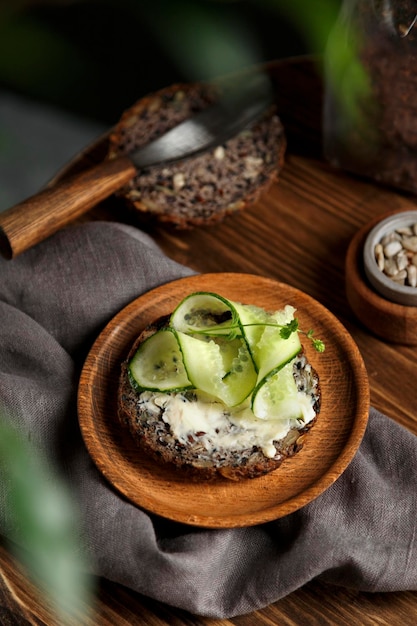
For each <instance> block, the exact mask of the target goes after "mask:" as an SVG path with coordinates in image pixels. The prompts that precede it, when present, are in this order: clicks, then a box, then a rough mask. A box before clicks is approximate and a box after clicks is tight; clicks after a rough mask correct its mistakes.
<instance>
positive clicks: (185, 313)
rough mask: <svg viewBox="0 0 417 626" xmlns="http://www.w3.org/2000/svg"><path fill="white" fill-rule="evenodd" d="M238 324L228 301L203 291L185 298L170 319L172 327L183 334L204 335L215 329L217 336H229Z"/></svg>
mask: <svg viewBox="0 0 417 626" xmlns="http://www.w3.org/2000/svg"><path fill="white" fill-rule="evenodd" d="M236 323H237V320H236V315H234V311H233V310H232V309H231V307H230V303H229V301H228V300H226V299H225V298H223V297H222V296H219V295H217V294H214V293H210V292H203V291H202V292H197V293H193V294H191V295H189V296H187V297H186V298H184V300H182V302H180V304H179V305H178V306H177V308H176V309H175V310H174V312H173V313H172V315H171V318H170V325H171V326H172V327H173V328H175V330H177V331H181V332H182V333H202V332H203V333H204V331H207V330H209V329H212V328H213V327H215V328H216V334H218V335H221V334H224V335H228V334H229V333H230V327H231V326H233V325H236Z"/></svg>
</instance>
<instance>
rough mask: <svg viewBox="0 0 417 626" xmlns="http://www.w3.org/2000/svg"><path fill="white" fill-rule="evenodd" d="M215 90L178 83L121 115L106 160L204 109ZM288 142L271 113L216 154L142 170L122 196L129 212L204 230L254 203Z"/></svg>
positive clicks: (280, 162) (272, 177)
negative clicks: (133, 209) (134, 210)
mask: <svg viewBox="0 0 417 626" xmlns="http://www.w3.org/2000/svg"><path fill="white" fill-rule="evenodd" d="M217 98H218V92H217V91H216V88H215V87H214V86H213V85H210V84H206V83H186V84H176V85H172V86H170V87H166V88H165V89H162V90H160V91H158V92H156V93H153V94H150V95H148V96H145V97H144V98H142V99H141V100H139V101H138V102H137V103H136V104H134V105H133V106H132V107H131V108H129V109H128V110H126V111H125V112H124V114H123V116H122V117H121V119H120V121H119V123H118V124H117V125H116V126H115V128H114V130H113V132H112V133H111V135H110V140H109V141H110V147H109V157H110V158H113V157H115V156H119V155H122V154H126V153H129V152H131V151H133V150H135V149H136V148H139V147H140V146H143V145H145V144H146V143H148V142H149V141H151V140H152V139H155V138H156V137H158V136H159V135H161V134H163V133H164V132H166V131H167V130H169V129H170V128H172V127H173V126H175V125H177V124H178V123H180V122H182V121H183V120H185V119H187V118H189V117H191V116H192V115H194V114H195V113H197V112H199V111H201V110H203V109H205V108H206V107H207V106H208V105H209V104H210V103H212V102H214V101H215V100H216V99H217ZM285 148H286V142H285V137H284V131H283V127H282V125H281V122H280V120H279V118H278V116H277V115H276V114H275V110H274V107H271V109H270V110H269V111H268V112H267V113H266V114H265V116H264V117H263V118H262V119H261V120H260V121H259V122H257V123H255V124H253V125H252V126H251V127H250V128H248V129H246V130H243V131H242V132H241V133H239V134H238V135H237V136H235V137H233V138H232V139H230V140H229V141H227V142H226V143H224V144H223V145H220V146H218V147H217V148H215V149H214V150H211V151H209V152H206V153H203V154H201V155H199V156H195V157H192V158H189V159H185V160H182V161H179V162H176V163H172V164H166V165H161V166H153V167H150V168H148V169H145V170H142V171H141V172H140V173H138V175H137V176H136V177H135V178H134V179H133V180H132V181H130V182H129V183H128V184H127V185H126V186H125V187H123V189H122V190H121V192H120V194H121V195H122V196H123V198H125V200H126V201H127V203H128V204H129V205H130V206H132V207H133V208H135V209H137V210H139V211H142V212H145V213H147V214H149V215H151V216H153V217H155V218H156V219H158V220H159V221H162V222H169V223H172V224H174V225H175V226H176V227H179V228H189V227H193V226H204V225H207V224H213V223H215V222H218V221H220V220H222V219H223V218H224V217H225V216H226V215H227V214H228V213H232V212H235V211H238V210H241V209H243V208H245V207H247V206H249V205H250V204H252V203H254V202H255V201H256V200H257V199H258V198H259V196H260V194H261V193H262V192H263V191H264V190H266V189H267V188H268V187H269V185H270V184H271V183H272V182H273V181H274V180H276V179H277V177H278V173H279V171H280V170H281V168H282V165H283V159H284V153H285Z"/></svg>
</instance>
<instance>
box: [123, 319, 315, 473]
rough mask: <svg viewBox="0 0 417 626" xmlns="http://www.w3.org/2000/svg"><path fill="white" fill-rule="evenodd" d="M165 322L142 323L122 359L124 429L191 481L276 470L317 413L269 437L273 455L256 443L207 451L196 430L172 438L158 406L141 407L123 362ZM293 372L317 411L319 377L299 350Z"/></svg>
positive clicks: (293, 451) (298, 444)
mask: <svg viewBox="0 0 417 626" xmlns="http://www.w3.org/2000/svg"><path fill="white" fill-rule="evenodd" d="M165 323H166V318H161V319H160V320H158V321H157V322H156V323H155V324H154V325H152V326H150V327H149V328H147V329H146V330H145V331H144V332H143V333H142V334H141V335H140V336H139V338H138V339H137V340H136V342H135V343H134V345H133V346H132V349H131V351H130V353H129V355H128V358H127V360H126V361H125V362H124V363H123V364H122V371H121V376H120V382H119V391H118V417H119V420H120V422H121V424H122V425H123V427H127V428H128V429H129V431H130V433H131V434H132V436H133V438H134V440H135V441H136V443H137V444H138V446H139V447H140V449H141V450H142V451H144V452H145V453H146V454H149V455H151V456H152V457H153V458H154V459H156V461H157V462H158V463H168V464H170V466H171V467H172V468H177V469H178V468H179V469H181V471H183V472H187V475H188V476H189V477H190V478H191V479H193V480H196V479H197V480H210V479H214V478H218V477H223V478H228V479H231V480H240V479H243V478H256V477H257V476H261V475H264V474H267V473H268V472H271V471H272V470H275V469H277V468H278V467H279V466H280V465H281V463H282V462H283V461H284V459H286V458H288V457H291V456H293V455H294V454H296V453H297V452H298V451H299V450H301V448H302V446H303V442H304V440H305V438H306V436H307V433H308V432H309V430H310V429H311V427H312V426H313V425H314V423H315V421H316V418H314V419H313V420H312V421H311V422H309V423H308V424H306V425H304V426H301V425H300V427H299V428H293V429H291V430H290V431H289V432H288V434H287V435H286V437H285V438H284V439H282V440H280V441H274V446H275V449H276V454H275V456H274V457H273V458H269V457H266V456H265V455H264V454H263V452H262V450H261V449H260V448H258V447H256V446H252V447H251V448H248V449H235V450H233V449H221V448H218V449H217V450H216V451H215V452H210V453H208V452H207V450H206V449H205V448H204V446H202V445H201V443H200V442H199V434H198V432H197V433H195V434H193V435H192V436H190V437H189V438H188V441H187V442H186V443H184V442H180V441H178V440H176V438H175V436H174V435H173V433H172V432H171V430H170V426H169V425H168V424H167V423H166V422H165V421H164V420H163V409H160V408H159V407H157V406H155V405H154V406H153V408H152V410H150V409H149V406H148V403H147V405H146V407H147V408H145V405H144V403H143V402H142V401H141V394H138V393H137V392H136V391H135V390H134V389H133V388H132V386H131V384H130V382H129V378H128V371H127V363H128V361H129V360H130V358H132V356H133V355H134V354H135V352H136V350H137V349H138V347H139V344H140V343H141V342H142V341H144V339H146V337H148V336H149V335H150V334H152V333H153V332H155V331H156V330H157V329H159V328H161V327H162V326H163V325H164V324H165ZM294 377H295V380H296V383H297V386H298V388H299V390H303V391H305V392H306V393H308V394H310V395H311V397H312V400H313V401H314V409H315V412H316V416H317V414H318V413H319V411H320V400H321V397H320V386H319V378H318V375H317V372H316V371H315V370H314V369H313V368H312V367H311V365H309V364H308V361H307V358H306V356H305V355H304V354H303V353H301V354H300V355H299V356H298V358H297V359H296V361H295V363H294ZM147 393H148V394H149V393H150V392H147ZM187 394H188V395H187V400H189V401H193V397H192V392H187ZM194 400H195V398H194Z"/></svg>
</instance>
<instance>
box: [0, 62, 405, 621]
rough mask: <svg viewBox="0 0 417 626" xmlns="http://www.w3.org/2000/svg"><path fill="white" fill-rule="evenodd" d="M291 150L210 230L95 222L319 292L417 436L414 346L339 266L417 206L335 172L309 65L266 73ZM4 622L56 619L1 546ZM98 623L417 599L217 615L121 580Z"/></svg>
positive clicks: (341, 613)
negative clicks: (376, 325)
mask: <svg viewBox="0 0 417 626" xmlns="http://www.w3.org/2000/svg"><path fill="white" fill-rule="evenodd" d="M270 69H271V73H272V76H273V78H274V81H275V84H276V87H277V94H278V95H277V102H278V108H279V113H280V116H281V119H282V121H283V123H284V126H285V128H286V133H287V137H288V150H287V156H286V163H285V166H284V169H283V171H282V175H281V178H280V181H279V182H278V183H276V184H274V185H273V187H272V188H271V189H270V191H269V192H268V193H266V195H264V196H263V198H262V199H261V200H260V201H259V202H258V203H257V204H256V205H255V206H253V207H252V208H250V209H248V210H246V211H245V212H243V213H241V214H237V215H234V216H232V217H230V218H228V219H226V220H225V221H224V222H223V223H222V224H220V225H217V226H215V227H210V228H207V229H195V230H190V231H175V230H170V229H167V228H166V227H161V226H159V227H158V226H151V225H146V224H142V223H141V222H140V218H139V217H138V216H137V215H133V214H132V213H129V212H128V211H127V210H126V209H125V207H124V206H123V205H122V204H121V203H120V202H116V201H115V200H114V198H113V199H110V200H108V201H106V202H105V203H103V204H102V205H101V206H100V207H98V208H96V209H94V210H93V211H91V212H90V214H89V216H88V219H116V220H120V221H123V222H126V223H132V224H135V225H138V226H139V227H142V228H143V229H144V230H147V231H148V232H149V233H150V234H151V236H152V237H153V238H154V239H155V241H156V242H157V243H158V244H159V245H160V246H161V248H162V249H163V250H164V251H165V253H166V254H167V255H168V256H170V257H171V258H173V259H175V260H176V261H179V262H180V263H183V264H185V265H188V266H190V267H192V268H193V269H195V270H197V271H199V272H224V271H232V272H233V271H236V272H248V273H253V274H260V275H263V276H267V277H271V278H274V279H277V280H279V281H284V282H287V283H290V284H291V285H294V286H295V287H297V288H299V289H301V290H303V291H305V292H306V293H308V294H310V295H312V296H313V297H314V298H316V299H317V300H318V301H320V302H321V303H322V304H324V305H325V306H326V307H327V308H328V309H329V310H330V311H332V313H334V314H335V315H336V316H337V317H338V318H339V319H340V320H341V321H342V322H343V323H344V325H345V326H346V328H347V329H348V330H349V331H350V333H351V334H352V336H353V338H354V339H355V340H356V342H357V344H358V346H359V349H360V351H361V353H362V356H363V358H364V361H365V364H366V367H367V370H368V375H369V380H370V387H371V403H372V404H373V406H375V407H376V408H377V409H379V410H380V411H382V412H383V413H385V414H386V415H389V416H390V417H392V418H393V419H395V420H396V421H397V422H399V423H400V424H402V425H403V426H405V427H406V428H408V429H410V430H411V431H413V432H414V433H416V434H417V421H416V419H415V418H416V407H417V385H411V384H410V383H409V379H408V377H407V376H406V375H405V374H406V372H410V371H413V368H415V363H416V357H415V349H413V348H412V347H407V346H398V345H392V344H389V343H385V342H384V341H382V340H380V339H378V338H377V337H376V336H373V334H372V333H371V332H370V331H368V330H367V329H366V328H364V327H363V326H362V325H361V324H360V323H359V322H358V321H357V319H356V318H355V316H354V314H353V312H352V311H351V310H350V307H349V305H348V302H347V299H346V295H345V273H344V262H345V255H346V251H347V248H348V245H349V242H350V240H351V238H352V237H353V235H354V234H355V233H356V232H357V231H358V229H359V228H360V227H361V226H363V225H364V224H366V223H367V222H369V221H370V220H371V219H372V218H373V217H374V216H376V215H379V214H384V213H386V212H387V211H388V210H390V209H392V210H395V209H404V210H405V209H409V208H415V204H416V201H415V199H414V198H413V197H407V195H406V194H402V193H399V192H395V191H392V190H388V189H386V188H382V187H379V186H377V185H376V184H373V183H372V182H368V181H364V180H359V179H358V178H356V177H354V176H351V175H348V174H345V173H343V172H339V171H335V170H333V169H332V168H331V167H330V166H329V165H328V164H326V163H325V162H324V160H323V159H322V157H321V144H320V137H321V111H322V85H321V81H320V79H319V75H318V74H317V73H316V71H315V66H314V64H313V63H312V62H311V60H310V59H305V58H297V59H291V60H286V61H279V62H277V63H274V64H273V65H272V66H271V68H270ZM105 149H106V139H105V138H104V139H103V140H102V141H100V142H99V143H98V144H97V145H96V146H94V148H93V149H90V150H88V151H86V153H85V154H84V155H82V156H81V157H80V158H79V159H77V160H76V161H75V162H73V163H72V164H71V165H70V167H69V170H67V171H66V172H65V174H67V173H68V171H73V170H76V169H79V168H80V167H83V166H85V163H87V162H89V161H91V160H93V161H96V160H99V159H100V158H101V156H102V155H103V154H104V151H105ZM0 564H1V572H2V577H1V579H0V601H1V605H2V606H1V607H0V622H1V624H4V625H7V624H22V625H23V624H37V625H43V624H47V626H52V625H54V624H55V622H54V620H53V618H52V617H51V615H50V614H49V613H48V610H47V608H46V607H45V605H44V604H43V602H42V600H41V599H40V598H39V596H38V595H37V594H36V592H35V590H34V589H33V588H32V587H31V586H30V585H29V584H28V582H27V581H26V579H25V578H24V576H23V575H22V574H21V573H19V571H18V569H17V568H16V567H15V565H14V563H13V561H12V559H11V557H10V556H9V554H8V552H7V551H6V549H5V548H4V547H1V546H0ZM96 611H97V617H96V618H95V620H94V624H97V625H100V626H101V625H103V626H115V625H117V626H118V625H123V624H126V625H130V626H135V625H143V624H149V625H152V626H165V625H168V624H169V625H171V626H185V625H188V626H191V625H193V626H203V625H204V626H232V625H234V626H249V625H251V626H253V625H254V624H257V625H263V624H264V625H265V626H266V625H268V626H271V625H277V626H278V625H279V626H284V625H285V626H287V625H288V626H290V625H291V626H295V625H297V626H299V625H300V626H304V625H306V624H308V625H310V624H320V625H323V624H335V625H346V626H352V625H353V624H360V625H361V626H368V625H373V624H378V625H379V626H384V625H386V626H393V625H394V626H395V625H397V624H402V625H405V626H407V625H410V626H411V625H412V624H413V625H414V624H416V623H417V594H416V593H414V592H401V593H376V594H370V593H360V592H357V591H353V590H347V589H343V588H337V587H333V586H329V585H325V584H323V583H319V582H315V581H313V582H312V583H310V584H308V585H306V586H305V587H303V588H302V589H299V590H298V591H295V592H294V593H292V594H291V595H289V596H287V597H286V598H284V599H282V600H280V601H279V602H276V603H275V604H272V605H271V606H268V607H267V608H265V609H263V610H260V611H257V612H256V613H252V614H250V615H246V616H240V617H236V618H232V619H226V620H213V619H207V618H202V617H196V616H192V615H189V614H188V613H186V612H184V611H181V610H176V609H173V608H171V607H168V606H165V605H162V604H159V603H157V602H154V601H152V600H149V599H147V598H144V597H142V596H140V595H139V594H137V593H135V592H133V591H130V590H128V589H126V588H124V587H122V586H120V585H117V584H113V583H110V582H108V581H105V580H100V581H98V594H97V606H96Z"/></svg>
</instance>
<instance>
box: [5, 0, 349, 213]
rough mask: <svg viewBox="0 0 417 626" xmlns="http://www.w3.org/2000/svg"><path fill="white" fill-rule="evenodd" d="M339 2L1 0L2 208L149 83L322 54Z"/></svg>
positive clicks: (40, 181)
mask: <svg viewBox="0 0 417 626" xmlns="http://www.w3.org/2000/svg"><path fill="white" fill-rule="evenodd" d="M340 1H341V0H100V1H99V0H0V212H1V211H3V210H5V209H7V208H8V207H9V206H12V205H13V204H15V203H17V202H19V201H21V200H23V199H25V198H27V197H28V196H30V195H32V194H34V193H36V192H37V191H39V190H40V189H41V188H42V187H43V186H44V185H45V184H46V183H47V182H49V181H50V180H51V178H53V177H54V176H55V175H56V174H57V173H58V172H59V171H60V170H61V169H62V168H63V167H64V166H65V165H66V164H67V163H68V162H69V161H71V159H72V158H73V157H74V156H75V155H77V154H79V152H80V151H82V150H83V149H84V148H85V147H86V146H88V145H90V144H91V143H92V142H93V141H95V140H96V139H97V137H99V136H101V135H102V134H103V133H104V132H106V131H107V130H108V129H109V128H110V127H111V126H113V125H114V124H115V123H116V122H117V121H118V119H119V118H120V116H121V114H122V112H123V111H124V110H125V109H126V108H128V107H129V106H131V105H132V104H133V103H134V102H135V101H136V100H137V99H139V98H140V97H141V96H143V95H145V94H147V93H149V92H151V91H154V90H156V89H160V88H163V87H165V86H167V85H169V84H171V83H175V82H178V81H183V80H185V81H187V80H199V79H202V80H204V79H210V78H214V77H217V76H220V75H222V74H224V73H228V72H233V71H235V70H239V69H242V68H246V67H248V66H250V65H253V64H257V63H262V62H268V61H272V60H275V59H280V58H284V57H291V56H297V55H303V54H309V53H315V54H317V53H318V54H320V53H321V52H322V51H323V50H324V46H325V42H326V37H327V34H328V32H329V29H330V27H331V24H332V23H334V20H335V18H336V13H337V11H338V7H339V4H340ZM330 6H331V7H332V9H331V10H329V7H330Z"/></svg>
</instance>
